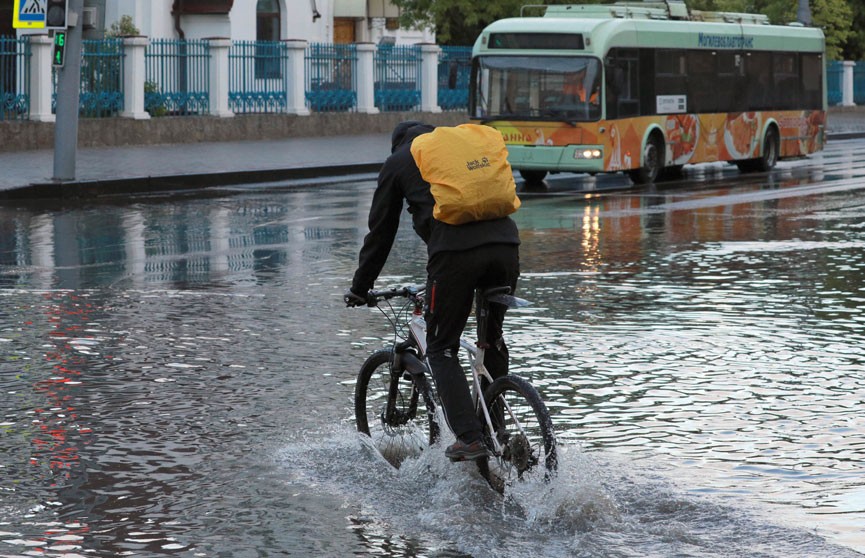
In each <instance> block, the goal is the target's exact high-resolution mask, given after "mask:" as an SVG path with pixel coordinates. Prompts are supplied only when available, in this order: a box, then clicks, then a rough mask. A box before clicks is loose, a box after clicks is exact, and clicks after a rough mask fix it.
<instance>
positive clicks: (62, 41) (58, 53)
mask: <svg viewBox="0 0 865 558" xmlns="http://www.w3.org/2000/svg"><path fill="white" fill-rule="evenodd" d="M51 58H52V60H53V62H52V63H53V65H54V67H55V68H62V67H63V64H65V63H66V31H55V32H54V50H53V53H52V54H51Z"/></svg>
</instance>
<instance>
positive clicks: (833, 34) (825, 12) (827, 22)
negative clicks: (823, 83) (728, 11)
mask: <svg viewBox="0 0 865 558" xmlns="http://www.w3.org/2000/svg"><path fill="white" fill-rule="evenodd" d="M810 2H811V19H812V25H814V26H815V27H820V28H821V29H823V33H824V34H825V35H826V57H827V58H829V59H830V60H838V59H840V58H841V49H842V48H843V47H844V44H845V43H846V42H847V38H848V36H849V35H850V33H851V32H852V23H851V19H852V17H853V10H852V8H850V4H848V3H847V0H810ZM753 4H754V8H755V11H757V12H758V13H764V14H766V15H768V16H769V19H770V20H771V21H772V23H778V24H782V25H783V24H786V23H790V22H792V21H796V12H797V9H798V7H799V4H798V2H790V1H789V0H753Z"/></svg>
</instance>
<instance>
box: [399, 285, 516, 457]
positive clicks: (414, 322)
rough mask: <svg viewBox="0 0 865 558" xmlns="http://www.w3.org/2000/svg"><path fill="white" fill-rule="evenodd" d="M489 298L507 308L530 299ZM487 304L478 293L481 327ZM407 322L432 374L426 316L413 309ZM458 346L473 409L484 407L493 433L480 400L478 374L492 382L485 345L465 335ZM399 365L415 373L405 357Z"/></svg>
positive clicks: (497, 447)
mask: <svg viewBox="0 0 865 558" xmlns="http://www.w3.org/2000/svg"><path fill="white" fill-rule="evenodd" d="M489 300H490V301H493V302H497V303H499V304H505V305H506V306H508V307H509V308H515V307H521V306H528V304H529V302H528V301H526V300H523V299H521V298H517V297H515V296H511V295H507V294H496V295H493V296H492V297H490V298H489ZM488 304H489V303H488V302H487V301H486V300H484V301H481V299H480V296H478V297H477V313H478V315H479V316H478V321H479V323H480V327H481V328H484V327H485V326H486V319H487V316H486V314H487V312H488ZM408 326H409V332H410V335H411V338H412V341H413V344H414V345H415V346H416V347H417V348H418V349H419V350H420V354H421V355H422V356H423V365H424V368H425V369H426V373H427V374H428V375H429V377H433V376H432V368H431V367H430V363H429V358H428V357H427V354H426V347H427V344H426V320H424V318H423V316H422V315H420V314H419V313H417V312H415V313H413V315H412V318H411V319H410V320H409V323H408ZM460 347H461V348H462V349H463V350H465V352H466V355H467V357H468V361H469V368H470V369H471V373H472V393H471V398H472V405H474V407H475V409H478V408H480V409H482V410H483V416H484V421H485V422H486V425H487V428H488V429H489V432H490V433H494V431H495V428H494V427H493V421H492V418H491V417H490V413H489V409H487V405H486V404H485V402H484V400H483V390H482V389H481V378H485V379H486V380H487V382H489V383H490V384H491V383H492V382H493V377H492V375H491V374H490V373H489V371H488V370H487V368H486V366H484V356H485V351H486V349H485V348H484V347H483V346H481V344H480V341H478V342H476V343H472V342H471V341H469V340H468V339H466V338H465V337H462V338H460ZM402 365H403V366H405V367H406V369H407V370H408V371H409V373H410V374H416V373H417V372H418V371H417V370H411V366H410V364H409V362H405V361H404V362H403V363H402ZM504 406H505V410H506V412H507V413H508V414H509V415H510V416H511V417H512V419H513V420H514V423H515V424H516V425H517V428H518V429H519V431H520V433H522V434H525V430H524V428H523V426H522V424H520V422H519V419H518V418H517V416H516V414H515V413H514V412H513V410H512V409H511V407H510V404H509V403H508V402H507V401H504ZM490 440H491V442H492V444H493V450H494V452H495V453H496V454H500V453H501V452H502V446H501V444H500V443H499V441H498V439H497V437H496V436H490Z"/></svg>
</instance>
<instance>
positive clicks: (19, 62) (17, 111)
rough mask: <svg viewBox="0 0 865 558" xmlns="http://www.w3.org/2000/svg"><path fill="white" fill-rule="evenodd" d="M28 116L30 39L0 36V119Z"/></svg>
mask: <svg viewBox="0 0 865 558" xmlns="http://www.w3.org/2000/svg"><path fill="white" fill-rule="evenodd" d="M29 116H30V41H28V40H27V39H26V38H23V37H22V38H20V39H18V38H15V37H0V120H26V119H27V118H29Z"/></svg>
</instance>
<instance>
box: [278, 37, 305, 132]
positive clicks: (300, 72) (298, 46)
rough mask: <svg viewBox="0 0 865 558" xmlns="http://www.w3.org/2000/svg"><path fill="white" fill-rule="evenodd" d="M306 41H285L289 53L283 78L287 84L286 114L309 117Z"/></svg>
mask: <svg viewBox="0 0 865 558" xmlns="http://www.w3.org/2000/svg"><path fill="white" fill-rule="evenodd" d="M306 46H307V42H306V41H300V40H294V39H291V40H288V41H285V48H286V51H287V55H286V58H288V61H287V63H286V68H285V74H283V76H282V80H283V83H284V84H285V96H286V98H285V112H287V113H288V114H297V115H300V116H308V115H309V109H308V108H306V79H305V77H304V76H306V71H305V69H304V65H305V63H306Z"/></svg>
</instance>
